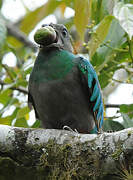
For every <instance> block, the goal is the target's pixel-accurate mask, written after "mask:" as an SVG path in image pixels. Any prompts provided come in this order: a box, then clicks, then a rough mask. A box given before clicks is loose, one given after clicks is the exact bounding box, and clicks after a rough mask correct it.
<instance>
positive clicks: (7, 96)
mask: <svg viewBox="0 0 133 180" xmlns="http://www.w3.org/2000/svg"><path fill="white" fill-rule="evenodd" d="M11 94H12V90H10V89H6V90H4V91H2V92H1V93H0V103H2V104H6V103H7V101H9V100H11Z"/></svg>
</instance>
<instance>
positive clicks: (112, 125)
mask: <svg viewBox="0 0 133 180" xmlns="http://www.w3.org/2000/svg"><path fill="white" fill-rule="evenodd" d="M122 129H124V126H123V125H122V124H121V123H119V122H117V121H113V120H106V121H104V123H103V131H120V130H122Z"/></svg>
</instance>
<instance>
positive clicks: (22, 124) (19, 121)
mask: <svg viewBox="0 0 133 180" xmlns="http://www.w3.org/2000/svg"><path fill="white" fill-rule="evenodd" d="M14 126H16V127H25V128H28V127H29V126H28V124H27V120H26V119H25V118H24V117H22V118H18V119H17V120H16V122H15V124H14Z"/></svg>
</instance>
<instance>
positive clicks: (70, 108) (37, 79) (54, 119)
mask: <svg viewBox="0 0 133 180" xmlns="http://www.w3.org/2000/svg"><path fill="white" fill-rule="evenodd" d="M34 39H35V41H36V42H37V43H38V44H40V45H41V46H40V52H39V54H38V56H37V58H36V62H35V64H34V68H33V70H32V73H31V75H30V80H29V95H28V101H29V104H30V105H31V104H32V106H33V107H34V110H35V114H36V118H38V119H39V120H41V122H42V126H43V127H44V128H47V129H51V128H52V129H63V127H64V126H67V127H70V128H71V129H72V130H77V131H78V132H79V133H97V132H99V131H100V129H101V127H102V124H103V102H102V95H101V90H100V85H99V81H98V77H97V74H96V72H95V70H94V69H93V67H92V65H91V63H90V61H89V60H87V59H85V58H84V57H81V56H79V55H75V54H73V47H72V45H71V41H70V36H69V33H68V31H67V29H66V27H65V26H64V25H61V24H52V23H51V24H49V25H43V26H42V28H41V29H39V30H38V31H37V32H36V34H35V36H34Z"/></svg>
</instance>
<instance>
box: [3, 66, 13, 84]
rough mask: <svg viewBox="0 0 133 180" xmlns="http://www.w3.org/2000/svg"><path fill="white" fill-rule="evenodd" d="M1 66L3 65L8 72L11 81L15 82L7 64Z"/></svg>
mask: <svg viewBox="0 0 133 180" xmlns="http://www.w3.org/2000/svg"><path fill="white" fill-rule="evenodd" d="M1 65H2V67H3V68H4V69H5V70H6V72H7V74H8V76H9V77H10V79H11V80H12V81H14V79H13V76H12V74H11V72H10V71H9V67H8V66H7V65H6V64H1Z"/></svg>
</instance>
